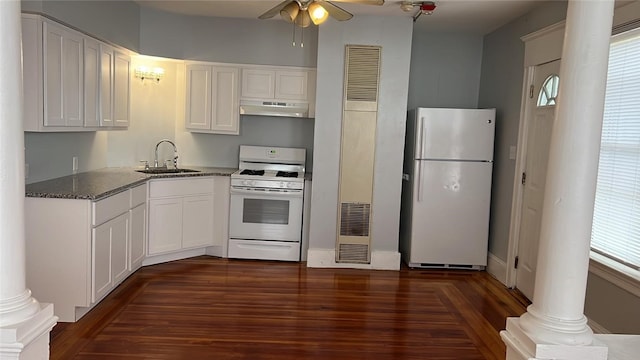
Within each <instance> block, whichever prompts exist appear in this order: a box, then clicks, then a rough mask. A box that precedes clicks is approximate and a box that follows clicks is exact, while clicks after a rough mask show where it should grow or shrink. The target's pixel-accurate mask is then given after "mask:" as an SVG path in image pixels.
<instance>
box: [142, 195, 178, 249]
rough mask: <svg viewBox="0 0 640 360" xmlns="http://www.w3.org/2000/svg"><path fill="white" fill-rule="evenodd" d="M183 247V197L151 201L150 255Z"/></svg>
mask: <svg viewBox="0 0 640 360" xmlns="http://www.w3.org/2000/svg"><path fill="white" fill-rule="evenodd" d="M181 247H182V199H181V198H169V199H153V200H150V201H149V255H155V254H161V253H164V252H169V251H174V250H179V249H180V248H181Z"/></svg>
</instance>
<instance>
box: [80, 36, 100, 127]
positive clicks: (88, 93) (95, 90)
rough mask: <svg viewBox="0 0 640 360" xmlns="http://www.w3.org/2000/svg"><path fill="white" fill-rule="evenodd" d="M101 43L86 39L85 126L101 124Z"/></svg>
mask: <svg viewBox="0 0 640 360" xmlns="http://www.w3.org/2000/svg"><path fill="white" fill-rule="evenodd" d="M100 71H101V68H100V43H98V41H96V40H93V39H90V38H85V39H84V126H87V127H98V126H100V111H99V110H100Z"/></svg>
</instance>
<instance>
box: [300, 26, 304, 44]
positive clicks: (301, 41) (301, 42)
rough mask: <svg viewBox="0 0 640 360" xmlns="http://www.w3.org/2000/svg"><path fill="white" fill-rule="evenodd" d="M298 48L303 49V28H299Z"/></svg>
mask: <svg viewBox="0 0 640 360" xmlns="http://www.w3.org/2000/svg"><path fill="white" fill-rule="evenodd" d="M300 47H301V48H303V47H304V28H300Z"/></svg>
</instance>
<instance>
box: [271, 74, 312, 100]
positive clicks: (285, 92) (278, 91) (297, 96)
mask: <svg viewBox="0 0 640 360" xmlns="http://www.w3.org/2000/svg"><path fill="white" fill-rule="evenodd" d="M308 77H309V73H308V72H307V71H303V70H299V71H297V70H292V71H282V70H278V71H276V87H275V98H276V99H286V100H307V99H308V96H307V89H308V87H307V86H308Z"/></svg>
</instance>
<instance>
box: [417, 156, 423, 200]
mask: <svg viewBox="0 0 640 360" xmlns="http://www.w3.org/2000/svg"><path fill="white" fill-rule="evenodd" d="M422 169H423V166H422V161H418V178H417V179H416V185H417V186H418V202H422V177H423V173H422V171H423V170H422Z"/></svg>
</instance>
